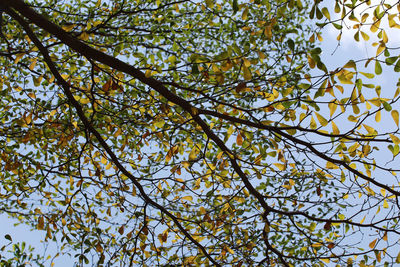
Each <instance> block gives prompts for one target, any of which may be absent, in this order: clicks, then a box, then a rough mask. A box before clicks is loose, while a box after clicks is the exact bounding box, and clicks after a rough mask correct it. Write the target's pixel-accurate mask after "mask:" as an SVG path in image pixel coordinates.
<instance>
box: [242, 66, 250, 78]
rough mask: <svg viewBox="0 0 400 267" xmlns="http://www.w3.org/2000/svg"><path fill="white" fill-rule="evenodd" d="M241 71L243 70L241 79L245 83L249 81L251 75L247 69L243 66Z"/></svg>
mask: <svg viewBox="0 0 400 267" xmlns="http://www.w3.org/2000/svg"><path fill="white" fill-rule="evenodd" d="M242 69H243V78H244V79H245V80H247V81H248V80H251V78H252V75H251V72H250V70H249V68H247V67H246V66H244V65H243V66H242Z"/></svg>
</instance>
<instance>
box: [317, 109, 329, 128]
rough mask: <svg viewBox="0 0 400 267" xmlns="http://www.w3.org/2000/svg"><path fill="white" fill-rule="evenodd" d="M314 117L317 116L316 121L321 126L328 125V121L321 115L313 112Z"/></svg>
mask: <svg viewBox="0 0 400 267" xmlns="http://www.w3.org/2000/svg"><path fill="white" fill-rule="evenodd" d="M315 115H316V116H317V119H318V121H319V123H320V124H321V125H322V126H326V125H328V121H327V120H326V119H325V118H324V117H323V116H322V115H321V114H319V113H318V112H315Z"/></svg>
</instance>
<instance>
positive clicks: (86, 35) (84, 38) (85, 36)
mask: <svg viewBox="0 0 400 267" xmlns="http://www.w3.org/2000/svg"><path fill="white" fill-rule="evenodd" d="M79 39H81V40H82V41H87V40H89V34H88V33H87V32H83V33H82V34H81V35H79Z"/></svg>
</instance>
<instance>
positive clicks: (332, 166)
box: [326, 161, 339, 169]
mask: <svg viewBox="0 0 400 267" xmlns="http://www.w3.org/2000/svg"><path fill="white" fill-rule="evenodd" d="M326 168H327V169H339V166H337V165H336V164H335V163H332V162H330V161H328V162H327V163H326Z"/></svg>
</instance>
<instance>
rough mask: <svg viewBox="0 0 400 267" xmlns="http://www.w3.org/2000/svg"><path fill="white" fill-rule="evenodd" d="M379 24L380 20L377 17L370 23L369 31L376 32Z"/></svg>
mask: <svg viewBox="0 0 400 267" xmlns="http://www.w3.org/2000/svg"><path fill="white" fill-rule="evenodd" d="M380 24H381V20H380V19H377V20H376V21H375V22H374V24H372V25H371V28H370V30H371V32H376V31H377V30H379V25H380Z"/></svg>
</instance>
